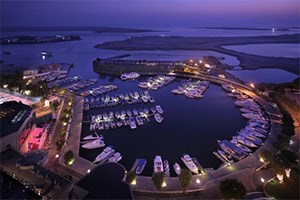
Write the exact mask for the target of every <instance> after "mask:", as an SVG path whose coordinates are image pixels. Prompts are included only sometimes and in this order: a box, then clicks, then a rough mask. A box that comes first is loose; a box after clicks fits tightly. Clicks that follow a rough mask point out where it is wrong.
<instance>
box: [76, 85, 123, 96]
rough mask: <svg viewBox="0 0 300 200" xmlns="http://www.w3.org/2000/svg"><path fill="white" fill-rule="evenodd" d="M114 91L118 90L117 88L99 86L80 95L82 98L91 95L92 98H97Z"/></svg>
mask: <svg viewBox="0 0 300 200" xmlns="http://www.w3.org/2000/svg"><path fill="white" fill-rule="evenodd" d="M116 89H118V86H116V85H109V84H106V85H100V86H98V87H94V88H92V89H89V90H85V91H83V92H81V93H80V95H81V96H83V97H85V96H89V95H92V96H94V97H96V96H99V95H103V94H106V93H108V92H110V91H114V90H116Z"/></svg>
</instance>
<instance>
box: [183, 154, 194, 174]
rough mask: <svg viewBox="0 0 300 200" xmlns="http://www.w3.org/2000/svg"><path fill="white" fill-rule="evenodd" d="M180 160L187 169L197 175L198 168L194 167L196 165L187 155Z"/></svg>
mask: <svg viewBox="0 0 300 200" xmlns="http://www.w3.org/2000/svg"><path fill="white" fill-rule="evenodd" d="M181 160H182V161H183V162H184V164H185V165H186V166H187V168H188V169H189V170H190V171H191V172H193V173H195V174H198V167H197V166H196V164H195V163H194V161H193V159H192V158H191V157H190V156H189V155H188V154H184V155H183V156H182V157H181Z"/></svg>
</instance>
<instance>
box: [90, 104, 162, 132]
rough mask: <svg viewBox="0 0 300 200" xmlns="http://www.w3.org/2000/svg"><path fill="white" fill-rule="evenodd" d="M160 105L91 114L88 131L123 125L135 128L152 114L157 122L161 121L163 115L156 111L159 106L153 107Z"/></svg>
mask: <svg viewBox="0 0 300 200" xmlns="http://www.w3.org/2000/svg"><path fill="white" fill-rule="evenodd" d="M157 107H158V108H160V106H156V107H151V108H150V109H148V108H144V109H133V110H126V111H125V110H121V111H115V112H113V111H110V112H107V113H106V112H104V113H101V114H98V115H92V116H91V117H90V120H91V121H90V131H102V130H108V129H116V128H121V127H123V126H124V127H125V126H129V127H130V128H131V129H136V128H137V127H138V126H142V125H144V123H147V122H149V121H150V119H149V118H150V117H151V116H154V119H155V120H156V122H157V123H161V122H162V120H163V117H162V116H161V114H160V113H158V111H162V110H161V108H160V109H158V110H156V109H155V108H157Z"/></svg>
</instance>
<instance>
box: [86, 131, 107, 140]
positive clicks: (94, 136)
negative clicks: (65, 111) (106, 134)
mask: <svg viewBox="0 0 300 200" xmlns="http://www.w3.org/2000/svg"><path fill="white" fill-rule="evenodd" d="M83 139H84V140H95V139H103V136H102V135H98V134H97V133H95V135H93V134H91V135H88V136H85V137H84V138H83Z"/></svg>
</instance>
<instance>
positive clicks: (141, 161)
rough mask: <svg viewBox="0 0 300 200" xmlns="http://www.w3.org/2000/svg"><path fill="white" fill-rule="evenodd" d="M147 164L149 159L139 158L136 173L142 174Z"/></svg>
mask: <svg viewBox="0 0 300 200" xmlns="http://www.w3.org/2000/svg"><path fill="white" fill-rule="evenodd" d="M146 164H147V160H145V159H139V161H138V164H137V167H136V170H135V172H136V174H141V173H142V172H143V170H144V168H145V165H146Z"/></svg>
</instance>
